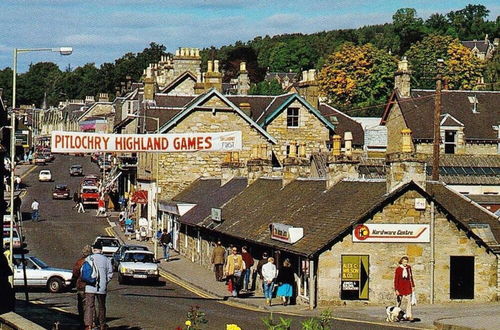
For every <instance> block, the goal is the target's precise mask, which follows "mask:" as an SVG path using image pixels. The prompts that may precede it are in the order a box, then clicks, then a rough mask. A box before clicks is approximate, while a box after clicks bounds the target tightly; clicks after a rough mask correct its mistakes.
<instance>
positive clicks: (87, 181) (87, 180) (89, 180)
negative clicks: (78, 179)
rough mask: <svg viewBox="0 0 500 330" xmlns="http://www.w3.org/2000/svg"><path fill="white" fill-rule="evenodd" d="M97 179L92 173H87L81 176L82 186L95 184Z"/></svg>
mask: <svg viewBox="0 0 500 330" xmlns="http://www.w3.org/2000/svg"><path fill="white" fill-rule="evenodd" d="M98 181H99V179H98V178H97V176H95V175H93V174H89V175H86V176H84V177H83V180H82V184H81V185H82V186H96V187H97V182H98Z"/></svg>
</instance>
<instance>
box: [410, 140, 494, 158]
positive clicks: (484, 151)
mask: <svg viewBox="0 0 500 330" xmlns="http://www.w3.org/2000/svg"><path fill="white" fill-rule="evenodd" d="M416 148H417V152H418V153H422V154H432V152H433V149H432V148H433V145H432V143H417V144H416ZM497 148H498V146H497V144H494V143H466V144H465V148H464V149H459V148H457V149H458V150H457V152H456V153H457V154H466V155H496V154H498V149H497ZM440 151H441V153H443V154H444V145H441V146H440Z"/></svg>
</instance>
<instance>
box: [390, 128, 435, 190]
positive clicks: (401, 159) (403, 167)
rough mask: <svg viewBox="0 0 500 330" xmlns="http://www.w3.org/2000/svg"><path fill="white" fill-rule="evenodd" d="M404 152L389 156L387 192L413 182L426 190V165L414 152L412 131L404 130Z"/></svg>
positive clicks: (402, 148) (402, 147)
mask: <svg viewBox="0 0 500 330" xmlns="http://www.w3.org/2000/svg"><path fill="white" fill-rule="evenodd" d="M401 134H402V136H403V137H402V146H401V150H402V152H398V153H391V154H387V156H386V164H387V175H386V183H387V192H388V193H391V192H393V191H394V190H396V189H398V188H399V187H401V186H402V185H404V184H406V183H408V182H410V181H413V182H415V183H416V184H418V185H419V186H420V187H422V189H425V183H426V179H427V174H426V163H425V161H424V160H421V159H419V158H418V156H417V154H416V153H414V152H413V151H412V146H411V130H409V129H403V130H402V131H401Z"/></svg>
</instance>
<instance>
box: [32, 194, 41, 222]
mask: <svg viewBox="0 0 500 330" xmlns="http://www.w3.org/2000/svg"><path fill="white" fill-rule="evenodd" d="M31 220H33V221H34V222H36V221H39V220H40V203H38V201H37V200H36V199H34V200H33V203H31Z"/></svg>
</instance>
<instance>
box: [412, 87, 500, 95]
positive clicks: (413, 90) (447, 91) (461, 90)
mask: <svg viewBox="0 0 500 330" xmlns="http://www.w3.org/2000/svg"><path fill="white" fill-rule="evenodd" d="M411 91H412V92H435V91H436V90H435V89H423V88H412V89H411ZM441 92H442V93H454V92H458V93H492V94H495V93H496V94H500V91H479V90H472V89H443V90H441Z"/></svg>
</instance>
